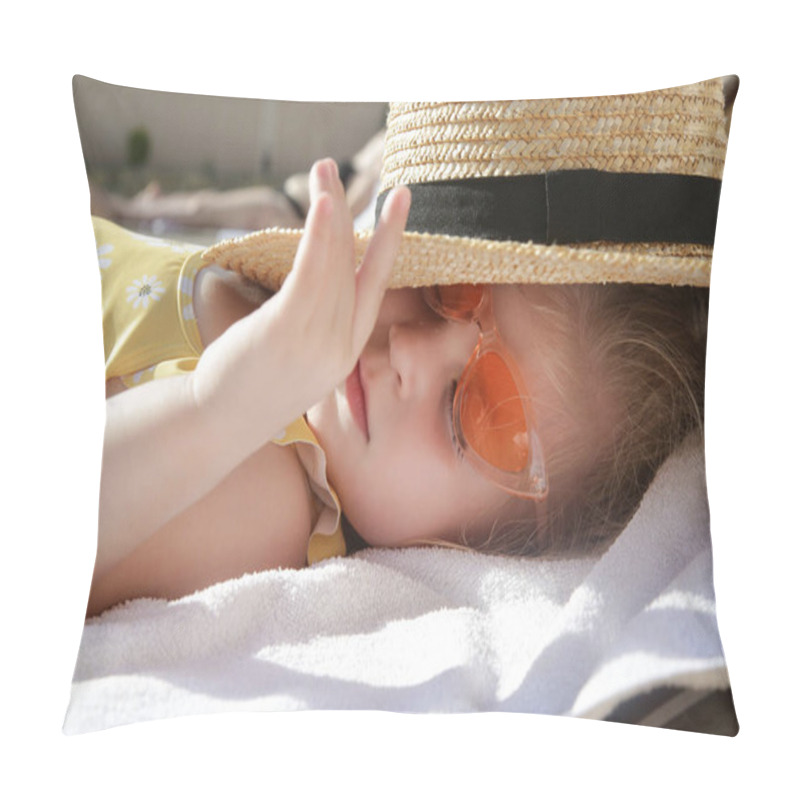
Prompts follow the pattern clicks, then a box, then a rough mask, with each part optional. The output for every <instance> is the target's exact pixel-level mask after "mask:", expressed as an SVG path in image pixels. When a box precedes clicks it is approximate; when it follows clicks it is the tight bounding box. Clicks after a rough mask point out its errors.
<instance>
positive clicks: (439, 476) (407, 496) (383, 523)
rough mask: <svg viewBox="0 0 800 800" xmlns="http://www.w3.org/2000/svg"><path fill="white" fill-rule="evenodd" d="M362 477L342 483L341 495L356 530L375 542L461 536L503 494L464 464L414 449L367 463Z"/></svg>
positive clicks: (384, 543) (398, 542)
mask: <svg viewBox="0 0 800 800" xmlns="http://www.w3.org/2000/svg"><path fill="white" fill-rule="evenodd" d="M360 479H361V480H360V482H359V483H353V484H352V485H350V486H347V487H343V490H342V491H341V492H340V496H341V498H342V502H343V505H344V509H345V513H346V514H347V515H348V517H349V519H350V520H351V522H352V523H353V525H354V526H355V528H356V530H358V532H359V533H360V534H361V536H362V537H363V538H364V540H365V541H366V542H368V543H369V544H371V545H373V546H388V547H392V546H401V545H405V544H412V543H413V542H414V541H419V540H425V539H428V540H430V539H444V540H449V541H460V539H461V532H462V530H463V529H464V528H465V527H466V526H469V525H471V524H472V523H474V522H476V521H477V520H479V519H482V518H483V517H484V516H485V515H486V514H487V512H489V514H490V513H491V510H492V509H495V508H497V507H498V506H499V505H500V504H501V503H502V502H504V498H505V495H504V494H503V493H502V492H500V491H499V490H498V489H496V487H494V486H491V485H490V484H488V483H487V482H486V481H484V480H483V479H482V478H480V477H478V476H477V475H476V474H475V473H473V472H472V470H470V469H469V468H468V467H465V465H453V466H450V467H445V466H443V465H442V464H441V463H440V462H439V461H437V460H436V459H434V458H429V459H426V458H425V457H424V456H423V455H421V454H420V453H419V452H418V451H417V452H414V451H412V450H411V449H403V450H401V451H399V452H396V453H394V454H393V457H392V458H390V459H387V460H386V461H385V462H378V461H376V462H374V463H365V464H364V469H363V472H362V474H361V475H360Z"/></svg>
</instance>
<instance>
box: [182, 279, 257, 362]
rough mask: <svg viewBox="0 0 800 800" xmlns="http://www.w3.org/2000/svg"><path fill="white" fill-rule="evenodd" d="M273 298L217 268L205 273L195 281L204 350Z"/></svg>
mask: <svg viewBox="0 0 800 800" xmlns="http://www.w3.org/2000/svg"><path fill="white" fill-rule="evenodd" d="M270 297H271V294H270V292H268V291H267V290H266V289H264V288H263V287H261V286H259V285H257V284H255V283H253V282H252V281H248V280H247V279H246V278H243V277H241V276H240V275H237V274H236V273H234V272H230V271H228V270H224V269H222V268H220V267H217V266H215V265H213V264H212V265H210V266H208V267H205V268H204V269H202V270H201V271H200V272H199V273H198V275H197V278H196V280H195V288H194V309H195V314H196V315H197V324H198V327H199V329H200V338H201V339H202V341H203V344H204V346H206V347H208V345H209V344H211V342H213V341H214V339H216V338H217V337H218V336H220V335H221V334H222V333H224V332H225V330H227V329H228V328H229V327H230V326H231V325H233V324H234V323H235V322H238V320H240V319H241V318H242V317H245V316H247V315H248V314H250V313H252V312H253V311H255V310H256V309H257V308H258V307H259V306H261V305H263V304H264V303H265V302H266V301H267V300H269V298H270Z"/></svg>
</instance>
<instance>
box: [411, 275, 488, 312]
mask: <svg viewBox="0 0 800 800" xmlns="http://www.w3.org/2000/svg"><path fill="white" fill-rule="evenodd" d="M483 295H484V288H483V286H479V285H475V284H470V283H462V284H458V285H455V286H430V287H427V288H426V289H425V299H426V300H427V302H428V305H429V306H430V307H431V308H432V309H433V310H434V311H436V312H437V313H439V314H441V315H442V316H444V317H447V318H448V319H458V320H465V321H469V320H471V319H472V318H473V315H474V314H475V312H476V311H477V310H478V307H479V306H480V304H481V301H482V300H483Z"/></svg>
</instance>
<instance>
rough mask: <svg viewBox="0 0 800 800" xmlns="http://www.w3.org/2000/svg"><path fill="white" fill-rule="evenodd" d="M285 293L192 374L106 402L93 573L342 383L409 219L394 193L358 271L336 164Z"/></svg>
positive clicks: (315, 198) (318, 181)
mask: <svg viewBox="0 0 800 800" xmlns="http://www.w3.org/2000/svg"><path fill="white" fill-rule="evenodd" d="M311 187H312V206H311V210H310V212H309V216H308V219H307V224H306V229H305V232H304V234H303V238H302V240H301V243H300V247H299V249H298V252H297V256H296V258H295V263H294V268H293V270H292V272H291V274H290V276H289V278H287V280H286V282H285V284H284V286H283V288H282V289H281V290H280V291H279V292H278V293H277V294H276V295H275V296H274V297H273V298H271V299H270V300H269V301H267V302H266V303H265V304H264V305H263V306H261V308H259V309H258V310H256V311H255V312H253V313H252V314H250V315H248V316H247V317H245V318H244V319H242V320H240V321H239V322H237V323H236V324H234V325H233V326H232V327H231V328H229V329H228V330H227V331H226V332H225V333H223V334H222V336H220V337H219V338H218V339H217V340H216V341H214V342H213V343H212V344H211V345H210V346H209V348H208V349H207V350H206V351H205V352H204V354H203V356H202V357H201V358H200V361H199V363H198V365H197V369H196V370H195V372H194V373H191V374H189V375H187V376H185V377H183V376H182V377H177V378H170V379H168V380H162V381H154V382H152V383H149V384H147V385H145V386H142V387H139V388H137V389H135V390H133V391H128V392H123V393H122V394H120V395H117V396H115V397H112V398H111V399H110V400H109V401H108V403H107V421H106V435H105V443H104V450H103V471H102V483H101V492H100V536H99V542H98V555H97V564H96V569H95V572H96V574H101V573H102V572H103V571H104V570H105V569H107V568H108V567H110V566H112V565H113V564H115V563H117V562H118V561H119V560H120V559H121V558H123V557H124V556H126V555H127V554H128V553H130V552H131V551H132V550H133V549H134V548H135V547H136V546H137V545H138V544H139V543H141V542H142V541H143V540H144V539H146V538H147V537H149V536H150V535H151V534H152V533H154V532H155V531H156V530H158V529H159V528H160V527H162V526H163V525H164V524H166V523H167V522H168V521H169V520H170V519H171V518H173V517H174V516H175V515H176V514H178V513H180V512H181V511H183V510H184V509H186V508H188V507H189V506H191V505H193V504H194V503H195V502H196V501H198V500H199V499H200V498H201V497H203V496H205V495H206V494H207V493H208V492H210V491H211V490H212V489H213V488H214V487H215V486H216V485H217V484H218V483H219V482H220V481H221V480H222V479H223V478H224V477H225V476H226V475H227V474H228V473H229V472H230V471H231V470H232V469H233V468H234V467H236V466H237V465H238V464H240V463H241V462H243V461H244V460H245V459H246V458H248V457H249V456H250V455H252V454H253V453H254V452H256V451H257V450H258V449H260V448H261V447H262V446H264V445H265V444H266V443H268V442H269V441H270V440H271V439H272V438H274V437H275V435H276V433H277V432H279V431H280V430H281V429H283V428H284V427H285V426H286V425H288V424H289V423H290V422H292V421H293V420H294V419H296V418H297V417H298V416H300V415H301V414H303V413H304V412H305V411H306V410H308V408H310V407H311V406H312V405H313V404H314V403H316V402H318V401H319V400H320V399H322V398H323V397H324V396H325V395H326V394H327V393H328V392H330V391H332V390H333V388H335V387H336V386H337V385H338V384H340V383H341V382H342V381H343V380H344V379H345V378H346V376H347V375H348V374H349V373H350V371H351V370H352V369H353V367H354V366H355V363H356V361H357V360H358V357H359V355H360V353H361V350H362V349H363V347H364V345H365V344H366V341H367V339H368V338H369V335H370V333H371V332H372V328H373V327H374V324H375V320H376V318H377V315H378V310H379V308H380V303H381V299H382V297H383V293H384V291H385V287H386V283H387V281H388V276H389V273H390V271H391V268H392V265H393V263H394V259H395V257H396V254H397V250H398V247H399V243H400V237H401V234H402V231H403V228H404V226H405V220H406V217H407V214H408V206H409V193H408V190H407V189H402V190H400V191H396V192H395V193H394V195H393V197H392V198H390V199H389V200H388V201H387V203H386V205H385V207H384V211H383V214H382V219H381V223H380V225H379V226H378V229H377V231H376V233H375V236H374V237H373V240H372V242H371V244H370V246H369V248H368V251H367V254H366V255H365V258H364V261H363V263H362V266H361V268H360V269H359V270H358V272H356V270H355V260H354V246H353V229H352V218H351V216H350V213H349V210H348V208H347V205H346V201H345V196H344V190H343V188H342V186H341V183H340V181H339V180H338V176H337V175H336V167H335V164H334V162H332V161H323V162H320V163H318V164H316V165H315V166H314V168H313V170H312V175H311Z"/></svg>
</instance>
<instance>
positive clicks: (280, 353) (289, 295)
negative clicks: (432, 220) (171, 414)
mask: <svg viewBox="0 0 800 800" xmlns="http://www.w3.org/2000/svg"><path fill="white" fill-rule="evenodd" d="M310 191H311V208H310V210H309V213H308V216H307V218H306V227H305V230H304V232H303V236H302V239H301V241H300V246H299V247H298V250H297V254H296V256H295V260H294V267H293V269H292V271H291V273H290V274H289V276H288V277H287V279H286V281H285V282H284V285H283V287H282V288H281V289H280V291H279V292H278V293H277V294H276V295H275V296H274V297H272V298H271V299H270V300H269V301H268V302H266V303H265V304H264V305H263V306H262V307H261V308H260V309H258V310H257V311H255V312H253V313H252V314H250V315H249V316H248V317H246V318H245V319H243V320H241V321H240V322H238V323H237V324H236V325H234V326H233V327H232V328H230V329H229V330H228V331H226V332H225V334H223V335H222V336H221V337H220V338H219V339H218V340H217V341H216V342H214V343H213V344H212V345H211V346H210V347H209V348H208V349H207V350H206V352H205V353H204V355H203V358H201V359H200V363H199V364H198V368H197V371H196V373H195V376H194V377H195V379H196V380H195V396H196V397H197V398H198V402H199V403H200V404H201V405H202V406H204V407H207V408H214V407H216V408H218V409H220V411H221V413H222V415H224V416H225V417H226V418H227V419H228V420H231V418H234V419H238V420H240V425H239V428H240V429H241V430H242V436H244V435H245V433H244V430H245V429H249V432H250V435H251V437H253V446H254V447H258V446H260V444H261V443H263V442H265V441H268V440H269V439H270V438H272V437H274V435H275V434H276V433H277V432H278V431H279V430H280V429H281V428H283V427H285V426H286V425H288V424H289V423H290V422H291V421H292V420H294V419H296V418H297V417H298V416H300V415H301V414H303V413H305V412H306V411H307V410H308V409H309V408H310V407H311V406H313V405H314V404H315V403H317V402H319V401H320V400H322V399H323V398H324V397H325V396H326V395H327V394H328V393H329V392H331V391H332V390H333V389H334V388H335V387H336V386H338V385H339V384H340V383H342V382H343V381H344V380H345V379H346V378H347V376H348V375H349V374H350V372H351V371H352V370H353V368H354V367H355V365H356V362H357V361H358V358H359V356H360V355H361V351H362V350H363V348H364V345H365V344H366V343H367V340H368V339H369V336H370V334H371V333H372V330H373V328H374V326H375V321H376V319H377V316H378V311H379V309H380V305H381V300H382V299H383V295H384V292H385V290H386V285H387V283H388V279H389V274H390V273H391V269H392V266H393V264H394V261H395V258H396V256H397V251H398V249H399V246H400V240H401V236H402V233H403V229H404V228H405V224H406V219H407V216H408V210H409V206H410V192H409V191H408V189H407V188H406V187H398V188H397V189H395V190H394V191H393V192H392V194H391V195H390V196H389V197H388V198H387V201H386V203H385V204H384V207H383V211H382V214H381V220H380V222H379V224H378V227H377V229H376V231H375V233H374V235H373V237H372V240H371V242H370V244H369V247H368V248H367V252H366V254H365V256H364V260H363V262H362V264H361V266H360V267H359V269H358V270H356V264H355V247H354V234H353V220H352V217H351V214H350V210H349V208H348V206H347V202H346V199H345V193H344V188H343V187H342V184H341V181H340V180H339V176H338V173H337V169H336V164H335V163H334V162H333V161H332V160H330V159H326V160H324V161H320V162H317V163H316V164H315V165H314V167H313V168H312V170H311V175H310ZM231 427H235V425H233V424H232V425H231ZM230 433H232V431H228V432H226V434H225V435H228V434H230ZM259 440H260V441H259Z"/></svg>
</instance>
